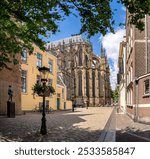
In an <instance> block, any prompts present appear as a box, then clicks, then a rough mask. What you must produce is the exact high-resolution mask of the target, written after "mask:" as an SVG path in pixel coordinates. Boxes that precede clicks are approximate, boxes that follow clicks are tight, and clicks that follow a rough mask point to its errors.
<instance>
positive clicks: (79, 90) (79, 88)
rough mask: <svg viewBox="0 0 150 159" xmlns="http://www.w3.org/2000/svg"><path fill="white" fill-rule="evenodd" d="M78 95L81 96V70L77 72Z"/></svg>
mask: <svg viewBox="0 0 150 159" xmlns="http://www.w3.org/2000/svg"><path fill="white" fill-rule="evenodd" d="M78 95H79V96H82V72H79V74H78Z"/></svg>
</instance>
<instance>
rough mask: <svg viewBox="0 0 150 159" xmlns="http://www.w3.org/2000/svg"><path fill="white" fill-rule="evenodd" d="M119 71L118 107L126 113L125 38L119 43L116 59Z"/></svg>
mask: <svg viewBox="0 0 150 159" xmlns="http://www.w3.org/2000/svg"><path fill="white" fill-rule="evenodd" d="M118 68H119V72H118V75H117V83H118V86H119V99H118V104H119V108H120V109H121V111H122V112H123V113H126V38H125V37H124V40H123V41H122V42H121V43H120V48H119V59H118Z"/></svg>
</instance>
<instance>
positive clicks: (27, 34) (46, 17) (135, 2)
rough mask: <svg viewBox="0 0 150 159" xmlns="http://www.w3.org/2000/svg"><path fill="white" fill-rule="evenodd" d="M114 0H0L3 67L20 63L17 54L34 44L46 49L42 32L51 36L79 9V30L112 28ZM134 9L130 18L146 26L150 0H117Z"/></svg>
mask: <svg viewBox="0 0 150 159" xmlns="http://www.w3.org/2000/svg"><path fill="white" fill-rule="evenodd" d="M112 1H113V0H0V70H1V69H3V68H8V65H7V64H8V63H9V62H13V63H17V60H16V54H17V53H21V50H22V49H23V48H27V49H28V50H29V52H30V53H32V51H33V47H32V44H36V45H37V46H39V47H40V48H41V49H43V50H44V42H43V41H42V40H41V39H40V37H39V35H42V36H44V37H48V36H49V35H50V34H54V33H55V32H56V31H58V26H59V21H62V20H63V19H64V18H65V17H67V16H69V15H70V14H71V13H72V11H73V10H77V12H78V13H79V16H80V17H81V19H80V20H81V30H80V33H87V35H88V37H90V36H93V35H95V34H97V33H101V34H103V35H105V34H106V33H107V32H109V31H111V32H113V31H114V30H113V24H114V20H113V11H112V10H111V7H110V3H111V2H112ZM118 2H120V3H123V4H124V5H125V6H126V7H127V8H128V10H129V12H130V13H131V18H130V21H131V23H133V24H135V25H136V26H137V27H138V28H139V29H141V30H142V29H143V23H142V20H141V19H142V18H143V17H144V15H145V14H149V13H150V2H149V0H118Z"/></svg>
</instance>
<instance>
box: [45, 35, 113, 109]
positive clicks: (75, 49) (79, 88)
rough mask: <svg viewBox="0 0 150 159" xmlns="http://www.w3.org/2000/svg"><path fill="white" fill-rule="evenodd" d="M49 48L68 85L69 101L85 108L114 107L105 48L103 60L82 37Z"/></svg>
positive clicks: (55, 43)
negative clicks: (111, 104) (111, 105)
mask: <svg viewBox="0 0 150 159" xmlns="http://www.w3.org/2000/svg"><path fill="white" fill-rule="evenodd" d="M46 48H47V51H50V52H51V53H53V54H54V55H55V56H57V58H58V61H57V62H58V74H59V76H61V77H62V79H63V80H64V83H65V85H66V86H67V99H68V100H73V101H75V103H76V105H77V106H82V107H84V106H103V105H106V104H110V101H111V100H110V99H111V97H110V91H111V88H110V80H109V76H110V72H109V65H108V63H107V57H106V55H105V53H104V50H103V49H101V57H98V56H96V55H95V54H94V53H93V51H92V45H91V43H90V42H87V41H85V40H83V38H82V37H81V35H77V36H72V37H70V38H65V39H63V40H59V41H55V42H51V43H48V44H47V45H46Z"/></svg>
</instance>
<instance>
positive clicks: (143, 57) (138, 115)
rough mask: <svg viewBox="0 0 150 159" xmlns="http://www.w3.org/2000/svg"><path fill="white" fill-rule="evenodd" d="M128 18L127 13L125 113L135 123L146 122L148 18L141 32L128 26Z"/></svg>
mask: <svg viewBox="0 0 150 159" xmlns="http://www.w3.org/2000/svg"><path fill="white" fill-rule="evenodd" d="M128 18H129V14H128V12H127V15H126V44H125V45H124V44H123V47H125V48H126V53H124V55H125V54H126V55H125V56H126V66H125V76H126V77H125V85H126V97H125V99H126V100H125V102H126V112H127V114H128V115H129V116H131V117H132V118H133V119H135V120H136V121H147V120H149V117H150V16H147V15H145V19H144V23H145V30H144V31H142V32H141V31H139V30H138V29H137V28H135V26H133V25H130V23H129V22H128ZM121 45H122V44H121ZM125 48H124V49H125ZM121 76H122V74H121ZM120 86H121V85H120ZM120 96H121V94H120Z"/></svg>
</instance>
